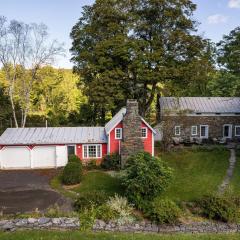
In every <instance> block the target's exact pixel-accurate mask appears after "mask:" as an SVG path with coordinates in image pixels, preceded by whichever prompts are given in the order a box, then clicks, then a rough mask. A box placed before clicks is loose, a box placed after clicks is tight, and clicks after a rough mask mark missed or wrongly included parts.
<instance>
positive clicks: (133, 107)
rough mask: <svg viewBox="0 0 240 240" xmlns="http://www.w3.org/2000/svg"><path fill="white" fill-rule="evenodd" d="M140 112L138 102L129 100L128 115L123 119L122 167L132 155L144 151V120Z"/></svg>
mask: <svg viewBox="0 0 240 240" xmlns="http://www.w3.org/2000/svg"><path fill="white" fill-rule="evenodd" d="M138 111H139V110H138V102H137V101H136V100H128V101H127V106H126V114H125V116H124V117H123V136H122V142H121V162H122V167H123V166H124V165H125V163H126V160H127V158H128V157H129V156H130V155H132V154H134V153H136V152H139V151H142V150H143V149H144V146H143V141H142V138H141V123H142V120H141V117H140V115H139V113H138Z"/></svg>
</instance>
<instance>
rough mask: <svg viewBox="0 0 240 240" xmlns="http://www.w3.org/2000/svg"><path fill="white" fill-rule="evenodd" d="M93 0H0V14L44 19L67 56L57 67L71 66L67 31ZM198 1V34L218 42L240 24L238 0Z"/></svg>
mask: <svg viewBox="0 0 240 240" xmlns="http://www.w3.org/2000/svg"><path fill="white" fill-rule="evenodd" d="M93 2H94V0H0V15H3V16H5V17H7V18H8V19H9V20H10V19H16V20H20V21H24V22H26V23H31V22H36V23H45V24H46V25H47V26H48V27H49V33H50V36H51V38H53V39H57V40H58V41H60V42H64V43H65V48H66V49H67V53H66V57H61V58H59V59H58V61H57V62H56V64H55V65H56V66H57V67H65V68H71V67H72V64H71V63H70V61H69V59H70V54H69V52H68V49H69V48H70V47H71V39H70V37H69V33H70V31H71V28H72V26H73V25H74V24H75V23H76V22H77V20H78V18H79V17H80V16H81V11H82V6H84V5H87V4H92V3H93ZM193 2H194V3H196V4H197V5H198V8H197V11H196V12H195V14H194V19H195V20H197V21H199V22H200V23H201V24H200V26H199V34H201V35H203V36H204V37H206V38H210V39H212V40H213V41H214V42H217V41H219V40H220V39H221V37H222V35H223V34H228V33H229V32H230V31H231V30H232V29H234V28H235V27H236V26H240V0H193Z"/></svg>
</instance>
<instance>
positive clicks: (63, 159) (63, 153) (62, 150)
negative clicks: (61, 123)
mask: <svg viewBox="0 0 240 240" xmlns="http://www.w3.org/2000/svg"><path fill="white" fill-rule="evenodd" d="M56 161H57V167H63V166H65V165H66V164H67V162H68V151H67V146H56Z"/></svg>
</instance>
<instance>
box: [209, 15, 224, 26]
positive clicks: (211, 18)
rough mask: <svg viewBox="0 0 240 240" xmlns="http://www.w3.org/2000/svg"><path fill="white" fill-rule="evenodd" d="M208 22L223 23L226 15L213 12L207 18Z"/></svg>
mask: <svg viewBox="0 0 240 240" xmlns="http://www.w3.org/2000/svg"><path fill="white" fill-rule="evenodd" d="M207 20H208V23H209V24H218V23H225V22H227V20H228V17H227V16H224V15H221V14H214V15H211V16H209V17H208V18H207Z"/></svg>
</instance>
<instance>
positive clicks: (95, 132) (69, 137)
mask: <svg viewBox="0 0 240 240" xmlns="http://www.w3.org/2000/svg"><path fill="white" fill-rule="evenodd" d="M106 142H107V138H106V134H105V129H104V127H49V128H8V129H7V130H6V131H5V132H4V133H3V134H2V136H1V137H0V144H3V145H23V144H39V145H41V144H74V143H106Z"/></svg>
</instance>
